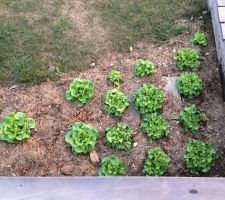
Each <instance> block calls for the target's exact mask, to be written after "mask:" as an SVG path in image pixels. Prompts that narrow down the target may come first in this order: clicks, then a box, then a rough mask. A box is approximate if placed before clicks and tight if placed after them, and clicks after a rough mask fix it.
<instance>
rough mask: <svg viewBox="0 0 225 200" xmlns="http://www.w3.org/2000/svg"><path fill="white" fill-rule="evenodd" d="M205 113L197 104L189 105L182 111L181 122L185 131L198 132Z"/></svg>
mask: <svg viewBox="0 0 225 200" xmlns="http://www.w3.org/2000/svg"><path fill="white" fill-rule="evenodd" d="M204 119H205V115H204V114H203V113H201V112H200V110H198V108H197V107H196V106H195V105H191V106H187V107H185V108H184V110H183V111H182V112H181V113H180V123H181V124H182V126H183V127H184V130H185V131H191V132H196V131H198V130H199V128H200V124H201V121H202V120H204Z"/></svg>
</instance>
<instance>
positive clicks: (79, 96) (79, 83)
mask: <svg viewBox="0 0 225 200" xmlns="http://www.w3.org/2000/svg"><path fill="white" fill-rule="evenodd" d="M93 95H94V84H93V83H92V82H91V81H88V80H82V79H79V78H76V79H74V80H73V82H72V83H71V84H70V86H69V89H68V90H67V91H66V99H67V100H68V101H72V100H77V101H78V106H80V107H81V106H83V105H84V104H86V103H87V102H89V101H90V100H91V98H92V97H93Z"/></svg>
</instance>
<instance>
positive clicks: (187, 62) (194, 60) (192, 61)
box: [176, 48, 200, 70]
mask: <svg viewBox="0 0 225 200" xmlns="http://www.w3.org/2000/svg"><path fill="white" fill-rule="evenodd" d="M176 59H177V67H178V69H180V70H184V69H186V68H191V69H193V68H198V67H199V66H200V61H199V59H200V53H199V51H198V50H195V49H190V48H181V49H180V50H179V51H178V52H177V56H176Z"/></svg>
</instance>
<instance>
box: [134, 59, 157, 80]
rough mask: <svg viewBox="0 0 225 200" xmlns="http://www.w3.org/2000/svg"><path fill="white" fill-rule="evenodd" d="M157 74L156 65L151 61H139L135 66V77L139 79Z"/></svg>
mask: <svg viewBox="0 0 225 200" xmlns="http://www.w3.org/2000/svg"><path fill="white" fill-rule="evenodd" d="M153 73H155V65H154V64H153V63H152V62H151V61H149V60H142V59H140V60H137V61H136V64H135V75H136V76H138V77H143V76H148V75H151V74H153Z"/></svg>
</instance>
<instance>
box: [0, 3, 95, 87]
mask: <svg viewBox="0 0 225 200" xmlns="http://www.w3.org/2000/svg"><path fill="white" fill-rule="evenodd" d="M63 2H64V1H61V0H57V1H54V2H53V3H51V4H50V3H49V5H46V1H45V0H41V1H35V0H29V1H25V0H24V1H18V0H13V1H6V0H4V1H3V2H1V3H0V5H1V6H2V8H1V9H3V10H4V12H3V13H7V14H0V82H1V84H4V83H8V82H16V83H28V84H36V83H40V82H42V81H45V80H47V79H54V78H57V77H58V76H59V75H60V73H61V72H67V71H70V70H79V69H81V68H82V67H84V66H85V64H87V61H89V62H90V59H95V56H94V55H93V54H92V53H91V52H92V51H91V43H90V42H89V41H84V40H83V39H82V37H81V35H80V34H79V32H78V31H77V29H76V26H75V24H74V23H73V22H72V21H71V20H70V19H69V18H67V17H66V16H62V14H61V10H60V9H61V6H62V5H63ZM36 11H37V12H36Z"/></svg>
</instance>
